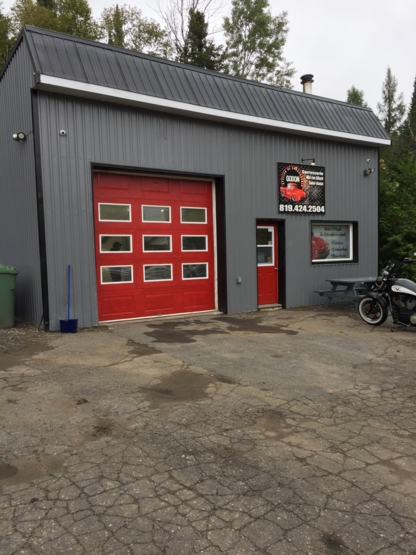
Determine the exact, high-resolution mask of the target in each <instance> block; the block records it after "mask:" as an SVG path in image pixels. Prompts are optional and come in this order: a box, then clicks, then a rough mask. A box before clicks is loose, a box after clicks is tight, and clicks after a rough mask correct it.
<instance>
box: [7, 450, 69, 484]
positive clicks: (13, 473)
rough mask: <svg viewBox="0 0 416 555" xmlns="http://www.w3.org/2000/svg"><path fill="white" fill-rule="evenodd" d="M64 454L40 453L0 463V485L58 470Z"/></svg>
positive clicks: (19, 481) (30, 479)
mask: <svg viewBox="0 0 416 555" xmlns="http://www.w3.org/2000/svg"><path fill="white" fill-rule="evenodd" d="M66 458H67V457H66V456H65V455H62V454H60V455H40V456H36V457H25V458H20V459H15V460H13V461H11V462H10V464H5V463H0V486H2V487H4V486H14V485H16V484H24V483H26V482H31V481H32V480H37V479H38V478H42V477H43V476H46V475H47V474H53V473H55V472H60V471H61V470H62V468H63V465H64V462H65V460H66Z"/></svg>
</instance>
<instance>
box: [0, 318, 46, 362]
mask: <svg viewBox="0 0 416 555" xmlns="http://www.w3.org/2000/svg"><path fill="white" fill-rule="evenodd" d="M49 339H50V337H49V336H48V334H47V333H45V332H43V331H39V330H38V329H37V328H36V327H35V326H32V325H28V324H18V325H17V326H16V327H14V328H9V329H0V372H1V371H3V372H4V371H6V370H8V369H9V368H12V367H13V366H18V365H19V364H21V363H22V362H23V361H24V360H27V359H28V358H31V357H33V356H34V355H37V354H38V353H41V352H44V351H49V350H51V349H52V347H50V346H49Z"/></svg>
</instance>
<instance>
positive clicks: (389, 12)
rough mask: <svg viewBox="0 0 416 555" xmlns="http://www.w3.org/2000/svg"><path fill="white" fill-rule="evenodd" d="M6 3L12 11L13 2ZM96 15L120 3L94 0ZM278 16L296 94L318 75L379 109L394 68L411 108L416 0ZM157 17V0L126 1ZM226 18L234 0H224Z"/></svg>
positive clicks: (336, 93) (333, 88) (274, 3)
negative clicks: (285, 30) (303, 79)
mask: <svg viewBox="0 0 416 555" xmlns="http://www.w3.org/2000/svg"><path fill="white" fill-rule="evenodd" d="M1 1H3V9H4V11H7V10H8V8H9V7H10V6H11V5H12V3H13V0H0V2H1ZM89 1H90V5H91V7H92V8H93V12H94V15H95V16H96V17H98V16H99V15H100V13H101V10H102V8H104V7H108V6H112V5H114V4H116V1H114V0H89ZM269 1H270V5H271V8H272V13H273V14H274V15H277V14H279V13H280V12H282V11H287V12H288V19H289V23H290V30H289V35H288V39H287V43H286V46H285V50H284V53H285V57H286V59H287V60H288V61H290V62H292V64H293V66H294V67H295V68H296V74H295V76H294V77H293V79H292V83H293V86H294V89H295V90H302V87H301V85H300V79H299V78H300V76H301V75H303V74H304V73H312V74H313V75H314V79H315V82H314V84H313V92H314V94H317V95H320V96H326V97H328V98H335V99H337V100H346V97H347V91H348V89H349V88H350V87H351V86H352V85H354V86H355V87H357V88H358V89H360V90H363V91H364V97H365V99H366V100H367V102H368V104H369V105H370V106H371V108H373V110H374V111H377V102H379V101H380V100H381V89H382V84H383V81H384V79H385V76H386V72H387V67H388V66H390V68H391V70H392V72H393V75H394V76H395V77H396V78H397V80H398V90H399V92H403V93H404V96H405V102H406V104H409V102H410V99H411V95H412V91H413V83H414V79H415V77H416V33H415V27H416V0H346V1H343V0H269ZM123 3H126V4H131V5H136V6H137V7H139V8H140V9H141V10H142V11H143V13H144V14H145V15H146V16H148V17H154V18H155V19H156V18H157V17H156V13H155V11H154V7H155V6H156V3H157V0H153V1H150V0H139V1H134V0H126V1H125V2H124V1H123V0H120V1H119V4H123ZM222 5H223V6H224V8H223V12H224V15H225V14H227V13H228V11H229V6H230V5H231V1H230V0H223V1H222Z"/></svg>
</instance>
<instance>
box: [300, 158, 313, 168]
mask: <svg viewBox="0 0 416 555" xmlns="http://www.w3.org/2000/svg"><path fill="white" fill-rule="evenodd" d="M302 162H310V163H311V166H314V165H315V158H302Z"/></svg>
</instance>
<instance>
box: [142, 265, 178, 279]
mask: <svg viewBox="0 0 416 555" xmlns="http://www.w3.org/2000/svg"><path fill="white" fill-rule="evenodd" d="M143 276H144V281H146V282H149V281H172V280H173V272H172V264H145V265H144V266H143Z"/></svg>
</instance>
